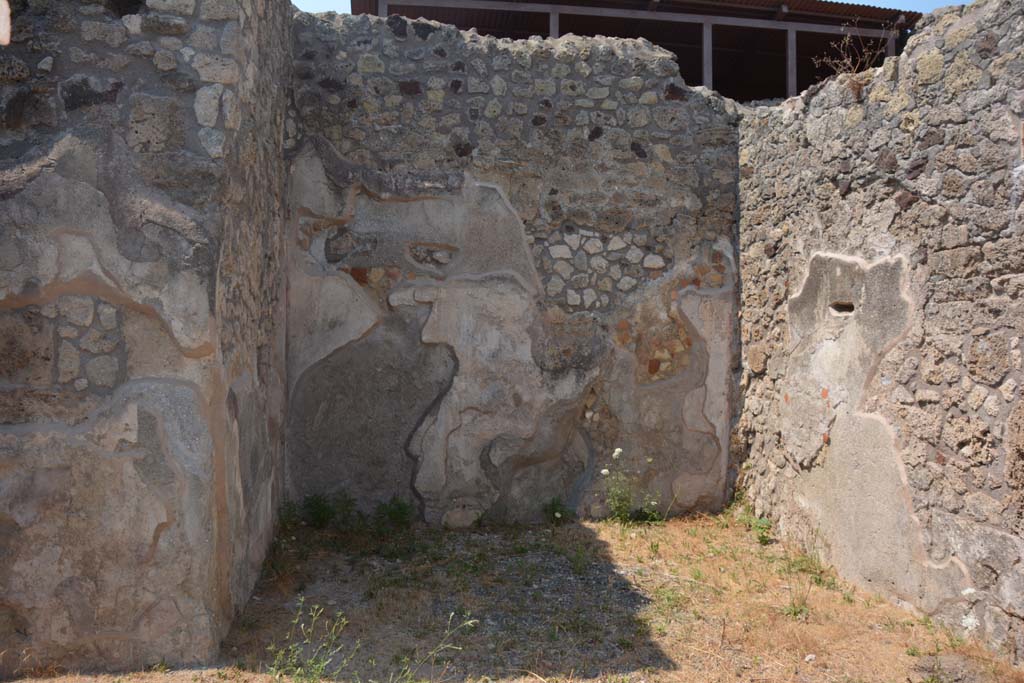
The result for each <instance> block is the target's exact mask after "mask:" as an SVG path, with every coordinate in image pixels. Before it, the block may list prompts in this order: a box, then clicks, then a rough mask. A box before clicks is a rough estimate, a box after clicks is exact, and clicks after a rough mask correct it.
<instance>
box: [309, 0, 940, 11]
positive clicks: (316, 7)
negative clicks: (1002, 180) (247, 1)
mask: <svg viewBox="0 0 1024 683" xmlns="http://www.w3.org/2000/svg"><path fill="white" fill-rule="evenodd" d="M293 2H294V3H295V5H296V6H297V7H298V8H299V9H301V10H305V11H306V12H330V11H334V12H351V11H352V3H351V2H350V0H293ZM864 4H867V5H875V6H876V7H894V8H896V9H906V10H917V11H918V12H930V11H932V10H933V9H935V8H936V7H945V6H946V5H955V4H959V3H957V2H954V1H953V0H864Z"/></svg>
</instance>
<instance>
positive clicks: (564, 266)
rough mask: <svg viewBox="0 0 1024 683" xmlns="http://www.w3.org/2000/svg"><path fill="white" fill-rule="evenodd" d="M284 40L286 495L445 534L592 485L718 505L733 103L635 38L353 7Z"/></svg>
mask: <svg viewBox="0 0 1024 683" xmlns="http://www.w3.org/2000/svg"><path fill="white" fill-rule="evenodd" d="M294 35H295V48H294V55H295V58H296V61H295V72H294V78H295V80H294V110H293V111H292V117H293V118H292V119H290V120H289V123H288V127H289V129H288V135H289V137H288V140H287V141H286V145H287V146H288V147H289V149H291V150H292V152H293V153H292V164H291V173H290V183H291V185H290V187H291V189H290V201H291V202H292V206H293V208H294V212H293V214H292V221H291V223H290V225H289V229H288V230H289V232H288V239H289V253H290V259H291V260H290V271H289V272H290V280H289V305H288V315H289V343H288V349H289V354H288V355H289V357H288V376H289V384H290V386H291V406H292V410H291V411H290V413H289V431H288V433H289V458H288V477H289V478H288V481H289V487H290V491H291V493H292V494H293V495H294V496H296V497H301V496H302V495H305V494H309V493H321V494H332V493H336V492H337V491H340V490H344V491H346V492H347V493H348V494H349V495H352V496H353V497H355V498H356V500H357V502H358V503H359V504H360V505H361V506H363V507H364V508H372V507H373V506H374V505H375V504H377V503H379V502H382V501H384V500H387V499H388V498H389V497H392V496H397V497H399V498H403V499H407V500H410V501H414V502H415V503H416V504H417V505H418V506H419V507H420V508H421V509H422V511H423V514H424V517H425V519H426V520H427V521H428V522H429V523H443V524H445V525H449V526H465V525H468V524H472V523H474V522H476V521H477V520H492V521H535V520H539V519H540V518H541V509H542V507H543V506H544V505H545V504H547V503H549V502H550V501H552V500H553V499H556V498H557V499H560V500H561V501H562V503H563V504H565V505H568V506H569V507H570V508H573V509H575V510H577V511H578V512H580V513H582V514H590V515H602V514H604V513H605V504H606V496H605V488H606V486H607V484H608V482H609V481H622V482H623V484H624V485H625V486H627V487H628V488H629V489H630V492H631V494H632V495H633V496H634V497H635V501H634V504H635V505H637V506H640V505H641V504H642V503H643V500H644V499H647V500H648V502H649V503H650V504H651V505H652V506H657V507H658V508H659V509H660V510H662V511H671V512H675V513H679V512H684V511H688V510H697V509H701V510H713V509H717V508H720V507H721V506H722V505H723V503H724V502H725V500H726V496H727V489H728V483H729V472H728V466H729V463H728V440H729V424H730V417H731V410H732V407H731V406H732V405H733V401H732V398H733V391H732V387H733V386H734V382H733V367H734V365H735V363H734V358H735V357H736V354H735V351H736V346H735V344H734V338H735V334H734V332H733V330H734V323H733V321H734V319H735V280H736V268H735V265H734V264H735V242H734V235H735V231H736V218H735V206H736V185H735V177H736V172H737V171H736V147H737V139H738V138H737V136H738V133H737V128H736V123H735V121H736V117H735V113H734V111H733V109H731V108H730V105H729V104H728V103H727V102H725V101H723V100H721V99H720V98H718V97H716V96H714V95H711V94H706V93H702V92H699V91H696V90H692V89H690V88H687V87H686V86H685V85H683V83H682V81H681V80H680V78H679V76H678V68H677V66H676V64H675V63H674V61H673V60H672V57H671V55H670V53H667V52H665V51H664V50H661V49H659V48H656V47H654V46H652V45H651V44H650V43H647V42H646V41H630V40H625V41H623V40H604V39H597V40H590V39H579V38H573V37H567V38H562V39H560V40H541V39H533V40H529V41H518V42H513V41H509V40H497V39H493V38H484V37H480V36H478V35H476V34H474V33H462V32H459V31H457V30H456V29H454V28H453V27H451V26H444V25H440V24H436V23H432V22H427V21H413V22H410V21H408V20H406V19H404V18H401V17H397V16H394V17H391V18H389V19H386V20H385V19H378V18H376V17H369V16H365V15H361V16H355V17H348V16H345V17H342V16H332V15H323V16H321V17H319V18H317V17H312V16H308V15H305V16H300V17H299V18H298V19H297V21H296V22H295V25H294ZM299 406H301V408H299ZM617 448H618V449H621V454H620V455H618V456H617V457H615V458H613V457H612V454H613V453H614V452H615V450H616V449H617ZM602 470H607V471H608V474H607V475H602V474H600V472H601V471H602Z"/></svg>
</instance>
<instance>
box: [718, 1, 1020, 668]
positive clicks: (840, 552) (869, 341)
mask: <svg viewBox="0 0 1024 683" xmlns="http://www.w3.org/2000/svg"><path fill="white" fill-rule="evenodd" d="M917 28H918V33H917V35H915V36H914V37H912V38H911V40H910V42H909V44H908V45H907V49H906V51H905V53H904V54H903V55H902V56H900V57H898V58H890V59H889V60H887V61H886V63H885V65H884V67H882V68H880V69H878V70H875V71H870V72H867V73H864V74H858V75H854V76H843V77H840V78H839V79H837V80H833V81H830V82H828V83H827V84H825V85H824V86H822V87H818V88H814V89H812V90H810V91H808V92H806V93H804V95H803V96H802V97H800V98H797V99H792V100H789V101H787V102H786V103H784V104H783V105H781V106H779V107H775V108H762V109H757V110H754V111H749V112H747V113H746V114H745V115H744V118H743V121H742V124H741V130H742V139H741V146H740V178H741V180H740V204H741V221H740V235H741V241H740V253H741V258H740V263H741V280H742V297H741V309H742V324H741V328H742V342H743V348H744V351H743V358H744V360H743V378H742V388H743V390H744V406H743V414H742V419H741V421H740V424H739V428H738V430H737V433H736V437H737V440H736V444H735V445H736V447H737V448H738V449H739V450H745V449H748V448H749V451H750V459H749V461H748V463H747V469H746V470H745V481H746V483H747V485H748V487H749V492H750V495H751V498H752V500H753V502H754V504H755V506H756V508H757V510H758V511H759V512H761V513H767V514H770V515H771V516H773V517H774V518H776V519H777V520H778V522H779V525H780V529H781V531H782V532H783V534H784V535H785V536H787V537H789V538H796V539H799V540H802V541H803V542H804V543H805V544H806V545H807V546H808V547H809V548H811V549H813V550H815V551H817V552H818V553H819V554H820V555H822V556H823V557H824V559H826V560H827V561H829V562H833V563H835V564H836V566H837V567H838V568H839V570H840V572H841V573H842V574H843V575H845V576H846V577H848V578H851V579H853V580H856V581H857V582H858V583H860V584H862V585H865V586H867V587H868V588H870V589H872V590H874V591H877V592H878V593H881V594H882V595H885V596H887V597H889V598H890V599H894V600H896V601H900V602H903V603H906V604H908V605H910V606H912V607H914V608H916V609H918V610H920V611H921V612H924V613H927V614H930V615H934V616H938V617H941V618H942V619H943V620H944V621H946V622H947V623H949V624H952V625H954V626H955V627H957V628H962V629H963V630H964V631H966V632H967V633H970V634H974V635H978V636H981V637H983V638H985V639H987V640H988V641H989V642H990V643H992V644H993V645H995V646H997V647H1001V648H1006V649H1007V650H1009V651H1010V652H1013V653H1015V655H1016V656H1017V657H1021V656H1024V610H1022V605H1024V538H1022V536H1024V478H1022V476H1021V473H1022V472H1024V441H1022V437H1024V430H1022V423H1024V422H1022V421H1024V402H1022V401H1021V398H1020V394H1021V389H1020V385H1021V383H1022V382H1024V375H1022V372H1021V344H1020V342H1021V336H1022V335H1024V275H1022V274H1021V273H1024V220H1022V219H1024V209H1022V206H1021V196H1022V191H1024V164H1022V156H1021V152H1022V133H1024V131H1022V126H1021V117H1022V115H1024V5H1021V4H1020V3H1019V2H999V1H996V0H978V1H977V2H974V3H973V4H971V5H970V6H969V7H968V8H966V9H965V8H950V9H947V10H942V11H940V12H937V13H935V14H933V15H930V16H928V17H926V18H925V19H924V20H923V21H922V22H921V23H920V24H919V25H918V27H917Z"/></svg>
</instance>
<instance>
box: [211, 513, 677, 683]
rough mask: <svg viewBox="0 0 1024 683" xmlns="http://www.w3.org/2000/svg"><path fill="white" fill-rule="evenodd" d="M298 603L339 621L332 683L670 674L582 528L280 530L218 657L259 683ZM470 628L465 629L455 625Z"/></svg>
mask: <svg viewBox="0 0 1024 683" xmlns="http://www.w3.org/2000/svg"><path fill="white" fill-rule="evenodd" d="M623 533H629V531H628V528H623ZM300 596H304V598H305V605H306V609H307V611H308V608H309V607H310V606H312V605H320V606H323V607H324V608H325V610H326V612H327V613H328V614H333V613H336V612H340V613H341V614H342V615H344V618H345V619H346V620H347V622H348V623H347V624H346V625H345V628H344V630H343V631H342V636H341V639H340V642H341V644H343V649H342V651H341V652H339V654H338V655H337V659H338V660H340V659H342V658H343V657H345V656H347V655H349V654H352V657H351V659H350V660H349V661H348V663H347V664H346V667H345V670H344V671H342V672H340V673H339V677H341V678H346V679H361V680H389V679H391V678H392V677H394V676H395V675H397V674H400V673H401V672H402V671H403V669H404V671H405V672H407V673H408V672H409V670H410V669H414V668H416V667H417V664H418V663H419V662H423V665H422V667H420V669H419V670H416V671H412V672H411V673H412V675H411V676H410V678H416V679H423V678H431V679H436V678H437V677H438V676H439V674H443V675H444V676H451V677H452V678H453V679H461V678H472V679H479V678H483V677H487V678H491V679H498V678H519V677H522V676H531V675H534V676H540V677H544V678H548V677H551V676H555V677H584V678H586V677H595V676H607V675H616V674H625V673H629V672H635V671H655V670H660V671H667V670H671V669H673V668H675V667H674V664H673V662H672V661H671V659H670V658H669V657H668V656H667V655H666V654H665V653H664V652H663V651H662V650H661V649H660V648H659V647H658V645H657V644H656V643H655V642H654V640H653V639H652V637H651V633H650V626H649V624H648V622H647V621H645V620H644V619H643V618H642V615H641V611H642V610H643V608H644V607H645V606H646V605H647V604H648V603H649V599H648V598H647V597H646V596H644V595H643V594H642V593H640V592H639V591H637V589H636V588H635V587H634V586H633V585H632V584H631V582H630V581H629V580H628V579H627V578H626V577H625V576H623V575H622V574H621V573H620V572H619V571H617V570H616V567H615V565H614V563H613V562H612V559H611V556H610V554H609V552H608V548H607V545H606V544H605V543H604V542H603V541H601V540H600V539H598V538H597V536H596V535H595V533H594V531H593V530H591V529H589V528H587V527H586V526H583V525H577V524H566V525H563V526H557V527H529V528H500V529H479V530H472V531H460V532H455V531H438V530H433V529H425V528H412V529H394V528H391V529H383V530H382V529H380V528H370V529H364V530H360V531H345V530H338V529H325V530H322V531H314V530H312V529H310V528H308V527H307V526H305V525H297V526H293V527H292V528H285V530H284V531H283V533H282V535H281V537H280V538H279V540H278V542H277V543H276V545H275V547H274V549H273V550H272V552H271V556H270V558H269V559H268V561H267V565H266V568H265V571H264V575H263V577H262V579H261V580H260V583H259V585H258V586H257V589H256V592H255V594H254V596H253V598H252V600H251V601H250V603H249V605H248V606H247V608H246V610H245V612H244V613H243V614H242V615H241V617H240V618H239V619H237V620H236V623H235V626H234V628H233V629H232V631H231V633H230V634H229V636H228V638H227V640H226V641H225V644H224V649H223V655H224V658H225V659H226V660H227V661H229V662H232V663H237V664H239V665H240V666H243V667H245V668H250V669H256V670H264V671H265V670H266V669H267V666H268V665H269V663H270V661H271V659H272V657H270V656H269V655H268V652H267V647H268V645H270V644H272V643H274V642H277V643H278V644H281V643H282V641H283V640H284V639H285V636H286V634H287V631H288V628H289V622H290V620H291V619H292V618H293V616H294V615H295V612H296V609H297V605H298V600H299V598H300ZM469 621H474V622H475V624H474V625H472V626H468V625H467V626H462V625H463V624H466V622H469ZM460 626H462V628H459V627H460ZM453 629H455V632H454V633H453V634H451V633H450V631H451V630H453ZM446 632H449V634H450V638H449V639H448V640H446ZM443 642H451V643H452V644H453V645H454V646H456V647H458V648H459V649H457V650H456V649H445V650H444V651H443V652H440V653H439V654H438V656H437V657H436V661H435V662H433V663H431V661H430V660H431V659H434V658H431V657H430V656H429V653H430V652H431V651H432V650H434V649H436V648H437V646H438V645H439V644H441V643H443ZM306 649H307V651H308V649H309V648H308V647H307V648H306ZM353 653H354V654H353Z"/></svg>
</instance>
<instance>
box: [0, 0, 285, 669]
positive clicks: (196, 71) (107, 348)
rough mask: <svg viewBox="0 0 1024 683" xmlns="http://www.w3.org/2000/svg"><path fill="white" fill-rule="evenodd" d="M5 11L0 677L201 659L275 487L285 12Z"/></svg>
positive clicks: (211, 4)
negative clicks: (57, 668)
mask: <svg viewBox="0 0 1024 683" xmlns="http://www.w3.org/2000/svg"><path fill="white" fill-rule="evenodd" d="M13 9H14V22H13V23H14V35H13V42H12V45H11V47H9V48H5V49H3V50H0V120H2V122H3V124H2V126H0V199H2V209H0V345H2V348H3V353H2V357H0V653H2V657H0V675H4V674H9V673H10V672H12V671H15V670H18V669H23V668H31V667H33V666H35V665H37V664H46V663H49V662H52V661H59V662H61V663H63V664H64V665H67V666H74V667H82V668H91V667H102V668H123V667H139V666H145V665H147V664H152V663H153V662H157V661H161V660H165V661H168V662H197V661H208V660H209V659H210V658H211V657H213V656H214V655H215V653H216V651H217V647H218V645H219V642H220V639H221V637H222V636H223V634H224V633H225V631H226V628H227V626H228V624H229V623H230V620H231V618H232V616H233V614H234V612H235V610H236V609H238V608H240V607H241V605H242V604H243V603H244V600H245V599H246V598H247V597H248V592H249V590H250V588H251V586H252V585H253V583H254V581H255V578H256V575H257V571H258V569H259V563H260V562H261V560H262V556H263V553H264V551H265V548H266V546H267V544H268V542H269V538H270V534H271V532H272V523H273V517H274V514H273V513H274V510H275V509H276V507H277V505H278V504H279V497H280V495H281V482H282V476H281V468H282V456H283V448H282V446H283V440H282V421H283V406H284V395H285V394H284V389H285V387H284V364H283V354H284V335H283V329H284V328H283V322H284V315H283V311H282V308H281V306H282V304H283V300H284V298H283V282H284V280H283V275H282V272H283V271H282V263H283V251H282V247H283V243H282V239H281V225H282V223H283V216H282V212H283V191H282V189H283V181H284V173H283V152H282V144H283V122H284V107H285V98H284V96H283V95H277V94H276V93H279V92H280V83H281V82H282V81H285V80H286V79H287V74H288V71H289V69H290V61H291V58H290V42H289V38H288V27H289V22H290V17H291V8H290V7H289V6H288V5H287V3H279V2H277V1H276V0H237V1H236V0H148V3H143V2H138V1H135V2H133V1H130V0H109V1H108V2H100V1H99V0H96V1H89V0H82V1H80V2H63V1H60V0H55V1H48V0H32V1H19V0H15V2H14V3H13Z"/></svg>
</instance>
